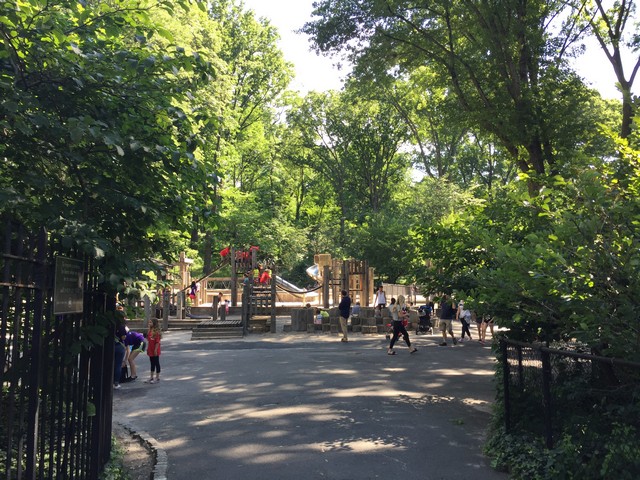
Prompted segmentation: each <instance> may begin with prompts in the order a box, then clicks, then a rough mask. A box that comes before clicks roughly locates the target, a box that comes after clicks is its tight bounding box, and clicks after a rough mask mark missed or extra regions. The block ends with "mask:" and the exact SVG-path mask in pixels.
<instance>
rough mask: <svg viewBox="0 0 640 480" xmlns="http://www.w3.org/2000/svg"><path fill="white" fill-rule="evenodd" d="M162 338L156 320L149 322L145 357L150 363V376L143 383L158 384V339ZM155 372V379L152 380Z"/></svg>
mask: <svg viewBox="0 0 640 480" xmlns="http://www.w3.org/2000/svg"><path fill="white" fill-rule="evenodd" d="M161 338H162V330H160V325H159V324H158V319H157V318H152V319H150V320H149V332H148V333H147V342H148V345H147V355H149V361H150V362H151V376H150V377H149V380H147V381H145V382H144V383H158V382H159V381H160V339H161ZM154 372H155V374H156V377H155V378H153V373H154Z"/></svg>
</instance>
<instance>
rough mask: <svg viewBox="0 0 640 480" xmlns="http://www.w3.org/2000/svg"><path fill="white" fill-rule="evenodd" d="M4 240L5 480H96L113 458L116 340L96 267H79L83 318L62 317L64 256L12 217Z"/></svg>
mask: <svg viewBox="0 0 640 480" xmlns="http://www.w3.org/2000/svg"><path fill="white" fill-rule="evenodd" d="M0 238H1V241H2V247H1V248H2V257H1V258H0V271H1V272H2V273H1V275H2V278H1V281H0V304H1V307H0V308H1V312H2V318H1V323H0V375H1V378H0V380H1V381H0V385H1V388H2V390H1V393H0V478H2V479H7V480H9V479H12V480H13V479H17V480H21V479H96V478H98V476H99V474H100V472H101V470H102V469H103V467H104V465H105V463H106V462H107V461H108V459H109V456H110V452H111V414H112V392H113V390H112V384H113V358H114V352H113V348H114V342H113V335H112V334H111V335H107V336H106V337H105V336H104V333H105V330H104V326H103V327H101V326H99V325H98V323H99V320H98V318H99V313H100V312H104V311H105V296H104V295H103V294H101V293H100V292H99V289H98V285H97V278H96V275H95V272H94V268H93V266H92V265H91V264H90V262H85V261H83V262H77V263H76V264H78V265H80V268H81V271H82V275H81V276H79V278H81V279H82V283H83V284H82V285H78V289H79V290H80V291H81V293H80V296H81V299H80V302H79V303H80V305H81V309H82V313H66V314H54V300H55V298H54V278H55V277H54V275H55V256H56V255H60V254H61V253H62V252H60V251H55V250H54V248H53V247H52V246H51V245H50V241H49V238H48V236H47V233H46V231H45V230H44V229H42V230H41V231H40V232H38V233H36V234H30V233H29V232H26V231H24V229H23V228H22V227H21V226H20V225H18V224H15V223H14V222H12V221H3V223H2V225H1V226H0ZM67 257H68V255H67ZM58 288H59V287H58ZM57 311H59V309H58V310H57ZM107 331H108V330H107Z"/></svg>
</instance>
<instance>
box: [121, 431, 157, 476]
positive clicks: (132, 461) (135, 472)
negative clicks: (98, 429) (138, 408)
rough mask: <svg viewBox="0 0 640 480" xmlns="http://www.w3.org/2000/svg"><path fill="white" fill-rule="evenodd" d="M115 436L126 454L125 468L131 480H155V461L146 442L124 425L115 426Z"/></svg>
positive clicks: (124, 459) (124, 458)
mask: <svg viewBox="0 0 640 480" xmlns="http://www.w3.org/2000/svg"><path fill="white" fill-rule="evenodd" d="M113 435H114V436H115V437H116V439H117V441H118V445H120V447H121V448H122V450H123V452H124V457H123V459H122V461H123V468H124V471H125V473H126V474H127V475H128V477H127V478H128V479H129V480H149V479H152V478H153V466H154V464H155V459H154V455H153V453H152V452H151V451H150V450H149V448H148V447H147V446H146V445H145V444H144V442H143V441H142V440H141V439H140V438H139V437H136V436H135V435H133V434H131V432H129V430H127V429H126V428H124V427H123V426H122V425H118V424H114V425H113Z"/></svg>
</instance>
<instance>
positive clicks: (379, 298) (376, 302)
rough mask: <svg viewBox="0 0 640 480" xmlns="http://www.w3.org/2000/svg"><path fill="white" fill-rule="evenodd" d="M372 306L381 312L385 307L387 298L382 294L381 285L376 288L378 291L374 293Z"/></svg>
mask: <svg viewBox="0 0 640 480" xmlns="http://www.w3.org/2000/svg"><path fill="white" fill-rule="evenodd" d="M373 306H374V307H375V308H377V309H378V310H382V309H383V308H384V307H386V306H387V297H386V296H385V294H384V290H383V289H382V285H380V286H379V287H378V291H377V292H376V297H375V298H374V299H373Z"/></svg>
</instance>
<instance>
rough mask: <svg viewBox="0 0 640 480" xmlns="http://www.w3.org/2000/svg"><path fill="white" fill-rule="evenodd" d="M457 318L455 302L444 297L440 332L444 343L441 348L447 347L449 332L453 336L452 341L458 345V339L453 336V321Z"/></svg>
mask: <svg viewBox="0 0 640 480" xmlns="http://www.w3.org/2000/svg"><path fill="white" fill-rule="evenodd" d="M454 317H455V306H454V304H453V301H452V300H451V299H450V298H449V296H448V295H443V296H442V300H441V301H440V331H441V332H442V343H441V344H440V346H441V347H446V346H447V332H449V335H450V336H451V340H453V344H454V345H456V344H457V343H458V341H457V340H456V337H455V336H454V335H453V319H454Z"/></svg>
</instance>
